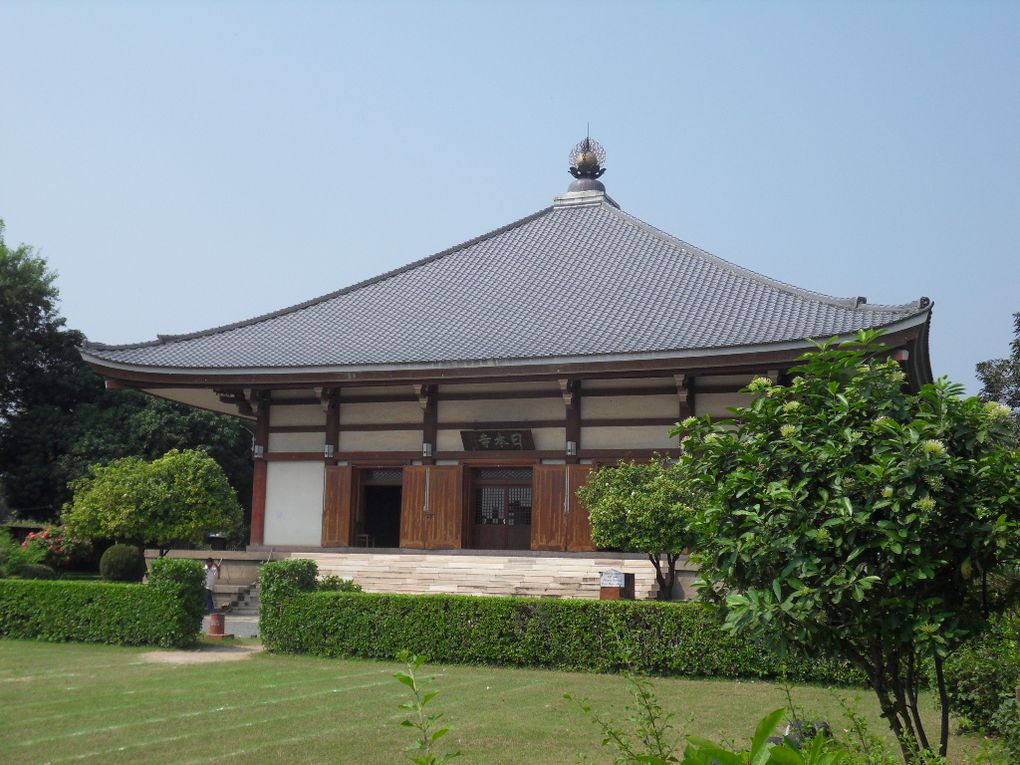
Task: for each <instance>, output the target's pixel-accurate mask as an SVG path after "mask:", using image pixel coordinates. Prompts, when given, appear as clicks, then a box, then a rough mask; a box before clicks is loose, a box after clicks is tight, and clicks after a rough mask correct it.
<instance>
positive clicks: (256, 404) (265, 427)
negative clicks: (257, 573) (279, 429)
mask: <svg viewBox="0 0 1020 765" xmlns="http://www.w3.org/2000/svg"><path fill="white" fill-rule="evenodd" d="M252 408H253V409H254V411H255V416H256V420H255V448H254V460H255V465H254V468H255V471H254V475H253V477H252V486H251V532H250V535H249V542H250V544H253V545H261V544H263V542H264V540H265V526H266V458H265V455H266V452H268V451H269V409H270V405H269V394H268V393H259V394H257V396H255V397H253V400H252Z"/></svg>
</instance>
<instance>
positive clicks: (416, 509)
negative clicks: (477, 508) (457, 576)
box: [400, 465, 464, 550]
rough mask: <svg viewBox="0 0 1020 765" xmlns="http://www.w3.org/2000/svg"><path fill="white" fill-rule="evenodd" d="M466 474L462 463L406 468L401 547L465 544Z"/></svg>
mask: <svg viewBox="0 0 1020 765" xmlns="http://www.w3.org/2000/svg"><path fill="white" fill-rule="evenodd" d="M463 474H464V469H463V468H462V467H461V466H460V465H429V466H425V465H413V466H411V467H405V468H404V483H403V489H402V493H401V508H400V546H401V547H410V548H417V549H421V548H427V549H430V550H441V549H448V548H460V547H463V546H464V490H463V486H462V483H463Z"/></svg>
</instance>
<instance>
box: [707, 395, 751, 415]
mask: <svg viewBox="0 0 1020 765" xmlns="http://www.w3.org/2000/svg"><path fill="white" fill-rule="evenodd" d="M750 405H751V394H750V393H700V392H699V393H697V394H695V396H694V413H695V414H696V415H697V416H698V417H702V416H704V415H706V414H710V415H712V416H713V417H732V416H733V413H732V412H730V411H728V410H727V408H726V407H729V406H750Z"/></svg>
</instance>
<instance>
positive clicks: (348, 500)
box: [322, 465, 354, 547]
mask: <svg viewBox="0 0 1020 765" xmlns="http://www.w3.org/2000/svg"><path fill="white" fill-rule="evenodd" d="M353 531H354V471H353V469H352V468H351V467H349V466H347V465H327V466H326V486H325V489H324V491H323V502H322V546H323V547H350V546H351V534H352V533H353Z"/></svg>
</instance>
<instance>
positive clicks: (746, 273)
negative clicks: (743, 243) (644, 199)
mask: <svg viewBox="0 0 1020 765" xmlns="http://www.w3.org/2000/svg"><path fill="white" fill-rule="evenodd" d="M602 206H603V207H605V208H606V209H607V210H609V211H610V212H611V213H613V214H615V215H617V216H619V217H621V218H623V219H624V220H626V221H627V222H629V223H633V224H634V225H636V226H638V227H640V228H641V229H643V230H644V231H645V232H647V233H648V234H651V235H652V236H654V237H656V238H657V239H662V240H664V241H666V242H667V243H668V244H670V245H672V246H674V247H679V248H680V249H681V250H683V251H685V252H689V253H691V254H692V255H695V256H697V257H699V258H701V259H702V260H707V261H708V262H709V263H711V264H713V265H715V266H718V267H719V268H722V269H723V270H725V271H729V272H730V273H732V274H735V275H736V276H742V277H745V278H749V279H753V280H754V281H757V282H759V283H761V284H764V285H766V286H769V287H773V288H775V289H778V290H781V291H783V292H789V293H791V294H793V295H797V296H798V297H803V298H806V299H808V300H814V301H817V302H820V303H827V304H829V305H834V306H838V307H840V308H854V309H858V310H866V311H874V312H880V311H895V310H900V311H906V310H908V309H913V312H914V313H920V312H921V311H924V310H926V309H928V308H929V307H930V306H931V299H930V298H927V297H920V298H918V299H917V300H915V301H913V302H910V303H901V304H898V305H887V304H884V303H868V302H867V299H866V298H860V297H848V298H838V297H834V296H832V295H826V294H825V293H823V292H815V291H814V290H807V289H804V288H803V287H797V286H795V285H793V284H788V283H787V282H784V281H782V280H780V279H775V278H773V277H771V276H766V275H765V274H760V273H758V272H757V271H752V270H751V269H750V268H745V267H744V266H740V265H737V264H736V263H731V262H730V261H728V260H726V259H725V258H721V257H719V256H718V255H713V254H712V253H710V252H708V251H707V250H703V249H701V248H700V247H698V246H697V245H694V244H691V243H689V242H685V241H684V240H683V239H680V238H678V237H675V236H673V235H672V234H670V233H668V232H666V231H663V230H662V229H660V228H656V227H655V226H653V225H652V224H651V223H646V222H645V221H643V220H641V219H640V218H638V217H636V216H634V215H631V214H630V213H628V212H625V211H623V210H621V209H620V208H619V207H614V206H613V205H610V204H606V203H603V205H602Z"/></svg>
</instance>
